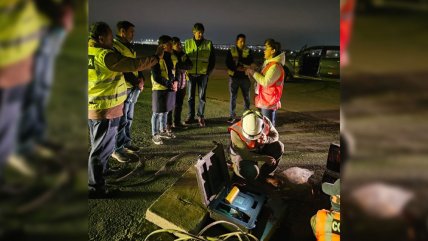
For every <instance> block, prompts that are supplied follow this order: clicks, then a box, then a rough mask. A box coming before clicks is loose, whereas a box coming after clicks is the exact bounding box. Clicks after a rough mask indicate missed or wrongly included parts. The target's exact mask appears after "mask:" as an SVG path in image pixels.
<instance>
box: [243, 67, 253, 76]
mask: <svg viewBox="0 0 428 241" xmlns="http://www.w3.org/2000/svg"><path fill="white" fill-rule="evenodd" d="M254 72H255V71H254V70H253V69H251V68H247V69H246V70H245V74H246V75H249V76H253V74H254Z"/></svg>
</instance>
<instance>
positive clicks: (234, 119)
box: [227, 116, 236, 124]
mask: <svg viewBox="0 0 428 241" xmlns="http://www.w3.org/2000/svg"><path fill="white" fill-rule="evenodd" d="M235 121H236V118H235V117H233V116H231V117H230V118H229V119H227V123H229V124H233V123H235Z"/></svg>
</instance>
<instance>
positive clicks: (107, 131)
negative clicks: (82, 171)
mask: <svg viewBox="0 0 428 241" xmlns="http://www.w3.org/2000/svg"><path fill="white" fill-rule="evenodd" d="M119 121H120V117H117V118H114V119H111V120H109V119H104V120H88V125H89V134H90V138H91V152H90V153H89V159H88V188H89V189H90V190H94V189H97V188H101V187H103V186H105V180H104V177H103V173H104V172H105V171H106V170H107V169H108V159H109V157H110V156H111V154H112V153H113V150H114V147H115V143H116V134H117V128H118V126H119Z"/></svg>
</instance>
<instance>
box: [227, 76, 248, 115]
mask: <svg viewBox="0 0 428 241" xmlns="http://www.w3.org/2000/svg"><path fill="white" fill-rule="evenodd" d="M250 86H251V83H250V79H248V78H234V77H230V78H229V93H230V108H229V116H230V117H235V116H236V113H235V109H236V97H237V95H238V90H239V88H241V92H242V96H243V97H244V110H248V109H250Z"/></svg>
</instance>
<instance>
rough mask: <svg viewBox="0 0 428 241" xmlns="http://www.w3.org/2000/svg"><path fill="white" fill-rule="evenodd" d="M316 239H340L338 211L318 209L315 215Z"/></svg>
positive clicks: (329, 240)
mask: <svg viewBox="0 0 428 241" xmlns="http://www.w3.org/2000/svg"><path fill="white" fill-rule="evenodd" d="M315 236H316V238H317V241H340V212H333V211H329V210H325V209H322V210H319V211H318V212H317V215H316V226H315Z"/></svg>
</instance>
